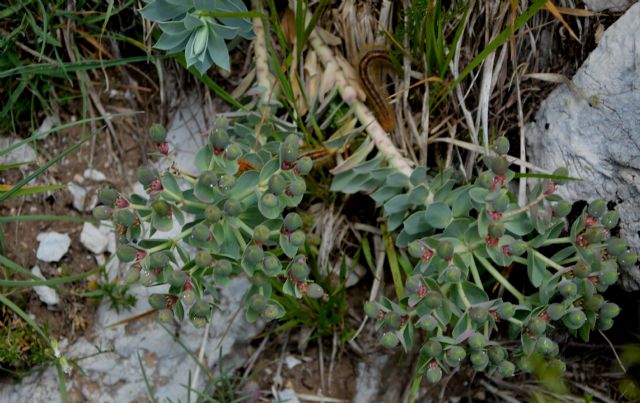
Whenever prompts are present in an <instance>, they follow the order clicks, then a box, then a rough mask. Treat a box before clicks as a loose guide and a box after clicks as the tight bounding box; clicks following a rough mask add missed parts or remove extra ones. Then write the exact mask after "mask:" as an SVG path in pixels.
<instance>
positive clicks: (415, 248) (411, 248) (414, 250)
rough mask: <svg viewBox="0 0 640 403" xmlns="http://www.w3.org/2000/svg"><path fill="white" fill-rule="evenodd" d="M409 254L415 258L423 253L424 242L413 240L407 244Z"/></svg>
mask: <svg viewBox="0 0 640 403" xmlns="http://www.w3.org/2000/svg"><path fill="white" fill-rule="evenodd" d="M407 251H408V252H409V254H410V255H411V256H413V257H415V258H416V259H418V258H421V257H422V256H423V255H424V244H423V243H422V242H421V241H413V242H411V243H409V245H408V246H407Z"/></svg>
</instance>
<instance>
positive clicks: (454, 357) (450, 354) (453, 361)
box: [444, 346, 467, 367]
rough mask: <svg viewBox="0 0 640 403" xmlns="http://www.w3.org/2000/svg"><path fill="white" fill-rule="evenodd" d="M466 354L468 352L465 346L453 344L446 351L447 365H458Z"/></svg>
mask: <svg viewBox="0 0 640 403" xmlns="http://www.w3.org/2000/svg"><path fill="white" fill-rule="evenodd" d="M466 356H467V352H466V351H465V350H464V348H462V347H460V346H452V347H450V348H449V349H448V350H447V351H446V353H445V355H444V360H445V362H446V363H447V365H449V366H451V367H457V366H458V365H460V363H461V362H462V360H464V358H465V357H466Z"/></svg>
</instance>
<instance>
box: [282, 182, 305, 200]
mask: <svg viewBox="0 0 640 403" xmlns="http://www.w3.org/2000/svg"><path fill="white" fill-rule="evenodd" d="M306 189H307V185H306V184H305V182H304V181H303V180H301V179H298V180H294V181H293V182H291V184H290V185H289V187H288V188H287V194H288V195H289V196H291V197H298V196H302V195H303V194H304V192H305V191H306Z"/></svg>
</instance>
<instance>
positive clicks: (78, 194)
mask: <svg viewBox="0 0 640 403" xmlns="http://www.w3.org/2000/svg"><path fill="white" fill-rule="evenodd" d="M67 190H68V191H69V192H70V193H71V195H72V196H73V208H74V209H76V210H78V211H85V207H84V204H85V200H86V199H87V190H86V189H85V188H83V187H82V186H80V185H76V184H75V183H73V182H69V184H68V185H67Z"/></svg>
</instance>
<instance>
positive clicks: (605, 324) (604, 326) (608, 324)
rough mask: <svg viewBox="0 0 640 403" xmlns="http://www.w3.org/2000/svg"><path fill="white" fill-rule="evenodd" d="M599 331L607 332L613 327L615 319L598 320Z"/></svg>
mask: <svg viewBox="0 0 640 403" xmlns="http://www.w3.org/2000/svg"><path fill="white" fill-rule="evenodd" d="M596 326H597V327H598V329H600V330H602V331H605V330H609V329H611V328H612V327H613V319H610V318H598V320H597V322H596Z"/></svg>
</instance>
